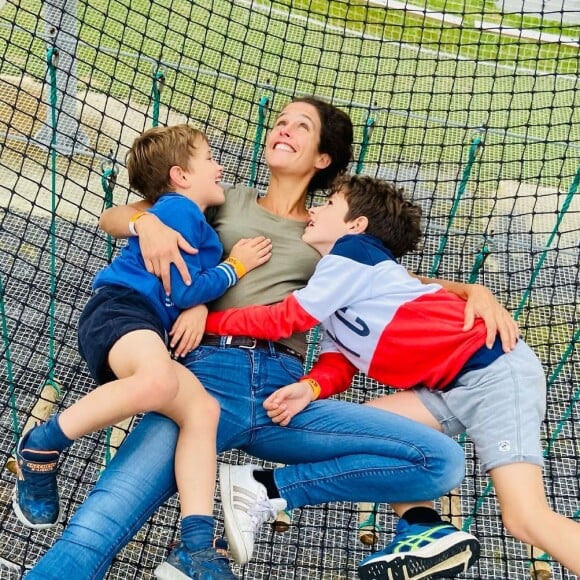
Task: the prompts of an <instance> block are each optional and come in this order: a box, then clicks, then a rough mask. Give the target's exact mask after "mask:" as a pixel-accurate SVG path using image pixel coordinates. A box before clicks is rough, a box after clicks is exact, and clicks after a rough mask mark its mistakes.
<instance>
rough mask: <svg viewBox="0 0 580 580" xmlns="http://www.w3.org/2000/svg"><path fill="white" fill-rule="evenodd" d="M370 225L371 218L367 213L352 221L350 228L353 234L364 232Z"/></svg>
mask: <svg viewBox="0 0 580 580" xmlns="http://www.w3.org/2000/svg"><path fill="white" fill-rule="evenodd" d="M368 227H369V218H367V216H365V215H361V216H359V217H357V218H355V219H353V220H352V221H351V224H350V226H349V227H348V229H349V230H350V232H351V233H353V234H364V233H365V232H366V231H367V228H368Z"/></svg>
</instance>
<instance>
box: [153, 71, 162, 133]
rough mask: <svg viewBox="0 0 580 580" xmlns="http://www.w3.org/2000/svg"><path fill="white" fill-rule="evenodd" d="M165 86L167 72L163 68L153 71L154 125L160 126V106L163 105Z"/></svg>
mask: <svg viewBox="0 0 580 580" xmlns="http://www.w3.org/2000/svg"><path fill="white" fill-rule="evenodd" d="M164 87H165V73H164V72H163V71H162V70H156V71H153V84H152V86H151V96H152V98H153V120H152V126H153V127H158V126H159V107H160V105H161V93H162V92H163V88H164Z"/></svg>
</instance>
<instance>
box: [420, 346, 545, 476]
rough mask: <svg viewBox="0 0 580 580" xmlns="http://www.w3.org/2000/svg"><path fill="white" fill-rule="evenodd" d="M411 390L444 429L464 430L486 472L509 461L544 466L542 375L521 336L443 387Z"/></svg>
mask: <svg viewBox="0 0 580 580" xmlns="http://www.w3.org/2000/svg"><path fill="white" fill-rule="evenodd" d="M416 392H417V394H418V396H419V398H420V399H421V401H422V402H423V404H424V405H425V406H426V407H427V409H429V411H430V412H431V414H432V415H433V416H434V417H435V418H436V419H437V420H438V421H439V423H441V426H442V427H443V432H444V433H446V434H447V435H450V436H454V435H459V434H460V433H463V432H464V431H465V432H467V435H468V436H469V438H470V439H471V441H472V442H473V444H474V446H475V450H476V453H477V455H478V457H479V460H480V461H481V464H482V466H483V468H484V469H485V470H486V471H489V470H490V469H493V468H495V467H500V466H502V465H507V464H510V463H534V464H536V465H543V451H542V446H541V443H540V429H541V425H542V420H543V419H544V414H545V412H546V378H545V375H544V371H543V369H542V365H541V363H540V361H539V360H538V358H537V356H536V355H535V354H534V353H533V351H532V350H531V349H530V347H529V346H528V345H527V344H526V343H525V342H524V341H523V340H521V339H520V340H519V341H518V342H517V344H516V347H515V348H514V350H513V351H512V352H510V353H508V354H504V355H502V356H500V357H499V358H498V359H496V360H495V361H494V362H493V363H491V364H490V365H488V366H487V367H485V368H483V369H478V370H474V371H469V372H466V373H465V374H463V375H461V376H460V377H459V378H458V379H457V380H456V381H455V383H454V385H453V387H452V388H450V389H449V390H447V391H432V390H429V389H426V388H423V387H420V388H417V389H416Z"/></svg>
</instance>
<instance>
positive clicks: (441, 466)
mask: <svg viewBox="0 0 580 580" xmlns="http://www.w3.org/2000/svg"><path fill="white" fill-rule="evenodd" d="M446 439H447V443H449V444H448V445H446V448H445V450H444V452H443V453H441V455H439V456H438V458H437V461H436V465H435V473H436V474H437V476H436V481H435V482H434V484H433V491H434V494H433V497H439V496H441V495H445V494H446V493H449V491H450V490H452V489H454V488H456V487H459V486H460V485H461V482H462V481H463V479H464V478H465V453H464V451H463V448H462V447H461V446H460V445H459V444H457V443H455V441H453V440H452V439H449V438H447V437H446Z"/></svg>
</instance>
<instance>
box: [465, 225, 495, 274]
mask: <svg viewBox="0 0 580 580" xmlns="http://www.w3.org/2000/svg"><path fill="white" fill-rule="evenodd" d="M492 234H493V232H492ZM490 252H491V250H490V247H489V240H488V237H487V234H486V235H484V240H483V244H482V245H481V247H480V248H479V251H478V252H477V255H476V256H475V260H474V261H473V266H472V268H471V272H470V273H469V278H468V282H469V284H475V282H476V281H477V278H478V276H479V272H480V271H481V269H482V268H483V265H484V264H485V261H486V260H487V257H488V256H489V254H490Z"/></svg>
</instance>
